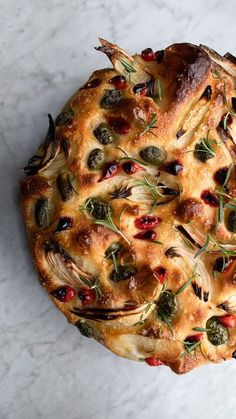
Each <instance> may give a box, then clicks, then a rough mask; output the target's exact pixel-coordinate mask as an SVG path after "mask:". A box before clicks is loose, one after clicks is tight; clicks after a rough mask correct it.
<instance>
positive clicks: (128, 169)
mask: <svg viewBox="0 0 236 419" xmlns="http://www.w3.org/2000/svg"><path fill="white" fill-rule="evenodd" d="M122 169H123V170H124V172H125V173H127V175H132V174H134V173H137V172H141V171H143V170H145V169H144V167H142V166H140V165H139V164H138V163H135V162H134V161H131V160H128V161H126V162H125V163H123V164H122Z"/></svg>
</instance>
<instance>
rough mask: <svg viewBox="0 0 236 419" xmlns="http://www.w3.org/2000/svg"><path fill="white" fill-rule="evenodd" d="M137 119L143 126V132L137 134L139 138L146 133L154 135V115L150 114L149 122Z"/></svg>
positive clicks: (155, 119) (155, 118)
mask: <svg viewBox="0 0 236 419" xmlns="http://www.w3.org/2000/svg"><path fill="white" fill-rule="evenodd" d="M139 119H140V120H141V122H142V124H143V126H144V130H143V131H142V132H141V133H140V134H139V136H140V137H141V136H142V135H144V134H146V132H149V131H150V132H151V133H152V134H153V135H155V134H154V133H153V132H152V130H153V129H154V128H157V127H156V123H157V115H156V114H155V113H154V114H152V117H151V119H150V121H149V122H147V121H145V119H143V118H141V117H139Z"/></svg>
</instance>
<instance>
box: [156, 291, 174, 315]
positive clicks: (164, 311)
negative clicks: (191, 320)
mask: <svg viewBox="0 0 236 419" xmlns="http://www.w3.org/2000/svg"><path fill="white" fill-rule="evenodd" d="M176 311H177V300H176V296H175V294H174V293H173V292H172V291H171V290H165V291H163V292H162V293H161V295H160V297H159V300H158V302H157V315H158V317H160V318H162V317H167V318H168V319H169V318H171V317H172V316H173V315H174V314H175V313H176Z"/></svg>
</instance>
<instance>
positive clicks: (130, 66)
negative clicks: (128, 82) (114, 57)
mask: <svg viewBox="0 0 236 419" xmlns="http://www.w3.org/2000/svg"><path fill="white" fill-rule="evenodd" d="M120 63H121V64H122V65H123V67H124V69H125V70H126V71H127V73H128V74H130V73H136V71H137V70H135V68H134V67H133V66H134V64H135V63H133V64H129V63H127V61H125V60H123V58H120Z"/></svg>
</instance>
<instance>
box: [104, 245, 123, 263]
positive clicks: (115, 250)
mask: <svg viewBox="0 0 236 419" xmlns="http://www.w3.org/2000/svg"><path fill="white" fill-rule="evenodd" d="M121 248H122V245H121V244H120V243H119V242H114V243H112V244H111V245H110V246H109V247H108V249H107V250H106V251H105V257H106V258H107V259H112V255H117V254H118V253H119V251H120V249H121Z"/></svg>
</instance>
